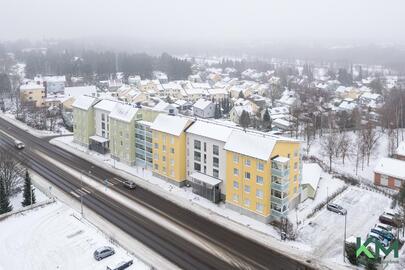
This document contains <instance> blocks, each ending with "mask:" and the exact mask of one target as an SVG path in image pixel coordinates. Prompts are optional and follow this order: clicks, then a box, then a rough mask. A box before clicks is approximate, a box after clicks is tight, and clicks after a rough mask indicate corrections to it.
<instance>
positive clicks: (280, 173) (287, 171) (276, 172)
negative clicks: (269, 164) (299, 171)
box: [271, 168, 290, 178]
mask: <svg viewBox="0 0 405 270" xmlns="http://www.w3.org/2000/svg"><path fill="white" fill-rule="evenodd" d="M271 173H272V175H275V176H278V177H281V178H284V177H288V176H289V175H290V169H285V170H280V169H276V168H272V169H271Z"/></svg>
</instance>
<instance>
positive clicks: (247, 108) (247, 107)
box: [232, 104, 253, 116]
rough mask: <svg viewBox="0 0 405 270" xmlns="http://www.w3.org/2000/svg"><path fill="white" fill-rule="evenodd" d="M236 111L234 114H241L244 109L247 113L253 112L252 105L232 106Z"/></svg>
mask: <svg viewBox="0 0 405 270" xmlns="http://www.w3.org/2000/svg"><path fill="white" fill-rule="evenodd" d="M232 110H234V111H235V112H236V115H238V116H241V115H242V112H243V111H246V112H247V113H249V114H253V108H252V105H250V104H249V105H243V106H234V107H233V108H232Z"/></svg>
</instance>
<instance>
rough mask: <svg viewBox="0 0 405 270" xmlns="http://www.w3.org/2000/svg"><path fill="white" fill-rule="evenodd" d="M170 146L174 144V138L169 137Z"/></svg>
mask: <svg viewBox="0 0 405 270" xmlns="http://www.w3.org/2000/svg"><path fill="white" fill-rule="evenodd" d="M170 144H174V137H173V136H170Z"/></svg>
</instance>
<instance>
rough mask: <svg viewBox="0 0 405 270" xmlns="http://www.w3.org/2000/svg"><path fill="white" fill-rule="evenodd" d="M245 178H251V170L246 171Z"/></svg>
mask: <svg viewBox="0 0 405 270" xmlns="http://www.w3.org/2000/svg"><path fill="white" fill-rule="evenodd" d="M245 179H246V180H250V172H245Z"/></svg>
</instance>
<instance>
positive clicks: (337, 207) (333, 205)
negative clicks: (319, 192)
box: [326, 203, 347, 215]
mask: <svg viewBox="0 0 405 270" xmlns="http://www.w3.org/2000/svg"><path fill="white" fill-rule="evenodd" d="M326 209H328V210H329V211H332V212H335V213H338V214H341V215H346V214H347V210H346V209H344V208H343V207H342V206H340V205H338V204H336V203H328V205H327V206H326Z"/></svg>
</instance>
